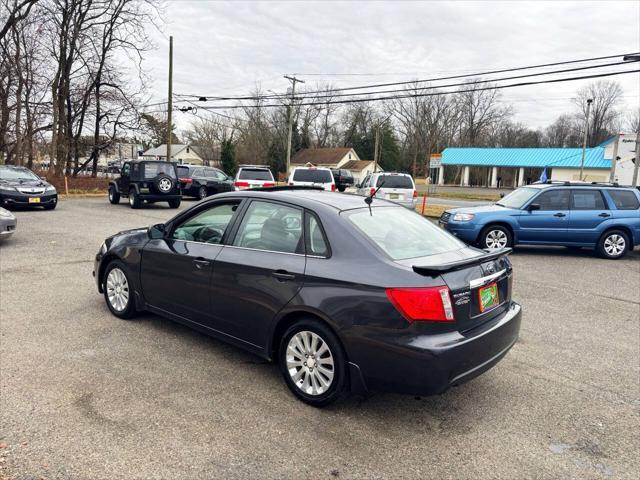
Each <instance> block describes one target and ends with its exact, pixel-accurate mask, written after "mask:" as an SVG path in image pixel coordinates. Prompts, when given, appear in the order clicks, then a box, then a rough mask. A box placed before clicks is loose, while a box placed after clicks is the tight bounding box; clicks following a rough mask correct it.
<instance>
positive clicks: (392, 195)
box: [356, 172, 418, 210]
mask: <svg viewBox="0 0 640 480" xmlns="http://www.w3.org/2000/svg"><path fill="white" fill-rule="evenodd" d="M356 188H357V189H358V190H357V191H356V193H357V194H358V195H362V196H365V197H367V196H369V195H371V194H372V193H373V192H375V191H376V190H377V189H378V188H379V189H380V190H378V193H376V198H381V199H384V200H390V201H392V202H395V203H399V204H400V205H402V206H403V207H407V208H410V209H412V210H414V209H415V208H416V202H417V201H418V192H417V191H416V184H415V183H414V181H413V178H411V175H409V174H408V173H391V172H377V173H370V174H369V175H367V176H366V177H365V179H364V180H363V181H362V182H360V183H359V184H358V185H356Z"/></svg>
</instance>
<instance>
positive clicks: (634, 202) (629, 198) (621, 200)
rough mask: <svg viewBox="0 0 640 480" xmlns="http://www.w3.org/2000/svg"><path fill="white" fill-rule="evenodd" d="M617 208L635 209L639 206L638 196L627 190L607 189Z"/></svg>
mask: <svg viewBox="0 0 640 480" xmlns="http://www.w3.org/2000/svg"><path fill="white" fill-rule="evenodd" d="M607 191H608V192H609V196H610V197H611V200H613V203H614V204H615V206H616V208H617V209H618V210H637V209H638V208H640V202H639V201H638V197H636V195H635V194H634V193H633V192H630V191H628V190H607Z"/></svg>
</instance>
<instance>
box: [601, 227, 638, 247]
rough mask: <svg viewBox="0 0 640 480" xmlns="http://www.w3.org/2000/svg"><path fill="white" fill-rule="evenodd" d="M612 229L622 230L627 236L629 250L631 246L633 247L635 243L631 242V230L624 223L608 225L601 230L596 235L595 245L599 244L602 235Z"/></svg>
mask: <svg viewBox="0 0 640 480" xmlns="http://www.w3.org/2000/svg"><path fill="white" fill-rule="evenodd" d="M612 230H621V231H623V232H624V233H625V234H626V235H627V238H628V239H629V250H630V251H631V250H633V248H634V247H635V245H634V244H633V232H632V231H631V229H630V228H629V227H628V226H626V225H608V226H607V227H606V228H605V229H604V230H603V231H602V233H601V234H600V236H599V237H598V241H597V242H596V246H597V245H599V244H600V240H602V237H604V236H605V235H606V234H607V233H608V232H610V231H612Z"/></svg>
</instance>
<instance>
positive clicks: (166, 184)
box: [158, 178, 171, 193]
mask: <svg viewBox="0 0 640 480" xmlns="http://www.w3.org/2000/svg"><path fill="white" fill-rule="evenodd" d="M158 188H159V189H160V191H161V192H165V193H166V192H168V191H169V190H171V180H169V179H168V178H163V179H161V180H160V181H159V182H158Z"/></svg>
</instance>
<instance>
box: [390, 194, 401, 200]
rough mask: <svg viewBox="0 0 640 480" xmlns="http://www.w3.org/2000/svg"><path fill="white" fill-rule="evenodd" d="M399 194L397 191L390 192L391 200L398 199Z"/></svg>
mask: <svg viewBox="0 0 640 480" xmlns="http://www.w3.org/2000/svg"><path fill="white" fill-rule="evenodd" d="M398 197H399V195H398V194H397V193H390V194H389V200H397V199H398Z"/></svg>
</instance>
